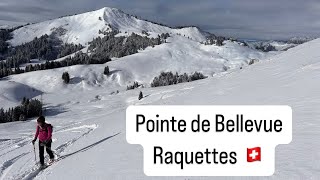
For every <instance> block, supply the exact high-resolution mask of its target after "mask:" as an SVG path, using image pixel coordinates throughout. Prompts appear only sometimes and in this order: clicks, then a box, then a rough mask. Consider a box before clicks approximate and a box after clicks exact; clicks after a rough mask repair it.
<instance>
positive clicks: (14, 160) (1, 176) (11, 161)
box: [0, 152, 30, 180]
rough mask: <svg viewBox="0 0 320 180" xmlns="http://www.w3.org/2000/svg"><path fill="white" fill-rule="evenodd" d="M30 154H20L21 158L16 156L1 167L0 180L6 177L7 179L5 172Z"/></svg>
mask: <svg viewBox="0 0 320 180" xmlns="http://www.w3.org/2000/svg"><path fill="white" fill-rule="evenodd" d="M29 153H30V152H27V153H23V154H20V155H19V156H16V157H14V158H12V159H10V160H7V161H5V162H4V163H3V164H2V166H1V167H0V180H3V179H4V177H5V174H6V173H5V171H6V170H8V169H10V167H11V166H12V165H13V164H14V163H15V162H16V161H18V160H19V159H20V158H22V157H23V156H25V155H27V154H29Z"/></svg>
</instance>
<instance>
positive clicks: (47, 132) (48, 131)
mask: <svg viewBox="0 0 320 180" xmlns="http://www.w3.org/2000/svg"><path fill="white" fill-rule="evenodd" d="M37 138H39V141H41V142H44V141H47V140H51V138H52V126H51V124H45V125H44V127H43V128H41V127H40V126H37V132H36V135H35V136H34V139H37Z"/></svg>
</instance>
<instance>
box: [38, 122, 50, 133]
mask: <svg viewBox="0 0 320 180" xmlns="http://www.w3.org/2000/svg"><path fill="white" fill-rule="evenodd" d="M48 127H51V131H53V126H52V125H51V124H46V127H45V129H41V128H40V127H39V126H38V129H39V132H41V131H46V132H47V133H48Z"/></svg>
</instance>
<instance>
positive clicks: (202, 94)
mask: <svg viewBox="0 0 320 180" xmlns="http://www.w3.org/2000/svg"><path fill="white" fill-rule="evenodd" d="M156 48H160V49H159V51H162V50H161V49H162V48H164V49H165V48H166V47H164V45H162V46H159V47H156ZM198 48H199V49H200V48H210V47H209V46H206V47H202V46H198ZM211 48H213V47H211ZM319 48H320V39H317V40H314V41H311V42H308V43H305V44H303V45H300V46H297V47H295V48H292V49H290V50H288V51H286V52H284V53H282V54H280V55H277V56H275V57H273V58H272V59H271V60H269V61H263V62H260V63H257V64H254V65H252V66H247V67H244V68H243V69H242V70H240V69H238V70H234V71H230V72H229V73H227V74H225V75H224V76H222V77H221V76H215V77H211V78H208V79H205V80H200V81H195V82H191V83H184V84H178V85H175V86H168V87H159V88H144V89H137V90H132V91H124V90H123V89H121V86H116V85H112V83H108V82H109V81H111V82H112V81H113V79H112V78H113V77H110V78H111V79H109V78H106V77H101V76H100V74H101V73H100V72H98V70H99V71H100V70H101V72H102V68H103V67H100V66H97V65H89V66H74V67H68V68H61V69H55V70H48V71H39V72H33V73H25V74H20V75H16V76H12V77H9V79H10V80H11V81H16V82H19V83H21V84H25V85H26V86H29V87H34V88H36V89H39V90H40V91H43V92H45V95H44V96H43V98H44V101H45V103H46V115H47V120H48V121H49V122H50V123H52V124H53V125H54V135H53V138H54V139H53V141H54V143H53V149H54V150H55V151H56V153H57V154H59V157H58V160H57V162H56V163H55V164H53V165H52V166H50V167H49V168H47V169H45V170H44V171H41V172H39V171H37V170H36V169H37V167H36V166H35V163H34V154H33V149H32V145H31V143H30V142H31V140H32V138H33V137H32V136H33V133H34V131H35V121H34V120H33V121H30V122H16V123H8V124H1V125H0V137H1V138H0V157H1V158H0V179H32V178H35V179H144V178H146V176H145V175H144V173H143V152H142V151H143V149H142V148H141V147H140V146H134V145H129V144H128V143H127V142H126V140H125V110H126V107H127V106H128V105H135V104H182V105H187V104H201V105H205V104H213V105H218V104H250V105H253V104H257V105H266V104H267V105H277V104H280V105H284V104H285V105H290V106H292V108H293V113H294V114H293V141H292V143H291V144H289V145H285V146H279V147H278V148H277V152H276V158H277V159H276V173H275V175H274V176H272V177H262V178H261V179H318V178H319V177H320V163H319V161H318V159H320V154H319V153H318V150H317V149H318V148H319V147H320V140H319V137H320V131H319V129H320V122H319V119H320V115H319V113H318V111H319V107H320V86H319V85H318V82H319V81H320V74H319V69H320V62H319V58H320V52H319V50H318V49H319ZM168 49H170V48H169V47H168ZM207 50H208V49H207ZM209 50H210V49H209ZM148 51H149V49H148V50H146V51H144V52H143V53H141V54H137V56H144V55H143V54H144V53H148ZM163 51H167V52H168V54H170V53H169V52H170V51H168V50H163ZM210 51H211V50H210ZM216 51H218V49H217V50H216ZM179 53H180V54H183V52H179ZM179 53H176V54H179ZM150 55H151V54H150ZM209 56H210V55H208V57H209ZM134 57H135V56H133V57H131V58H133V59H134ZM146 57H148V56H146ZM181 57H183V56H181ZM194 57H197V54H196V53H195V54H194ZM201 57H202V56H201ZM127 58H129V57H127ZM149 58H151V57H150V56H149ZM159 58H160V56H159ZM137 59H140V58H137ZM155 59H157V58H155ZM118 61H119V67H117V64H116V61H114V62H112V64H111V65H110V66H111V67H112V68H111V70H115V71H117V70H119V69H118V68H120V65H121V67H123V68H124V69H120V70H119V71H120V72H121V71H124V72H127V70H126V62H128V64H127V67H128V68H129V67H131V68H132V69H136V68H137V66H133V63H130V62H129V61H130V59H127V60H126V61H124V60H123V59H120V60H118ZM143 61H144V60H141V62H140V63H142V62H143ZM161 61H162V62H161V64H163V63H164V62H165V61H163V60H161ZM153 62H154V61H153ZM113 63H114V64H113ZM173 63H174V62H173ZM159 64H160V63H159ZM151 65H152V64H151V63H150V64H140V66H144V68H143V69H146V71H148V72H147V73H151V72H153V70H149V69H153V67H152V66H151ZM157 65H158V64H155V66H157ZM179 65H180V64H178V66H175V65H174V64H170V66H174V67H176V68H177V69H178V67H179ZM192 65H194V66H197V65H198V63H197V62H196V60H194V61H193V63H192V64H188V66H192ZM132 66H133V67H132ZM181 68H182V67H181ZM199 68H204V69H205V66H203V65H201V66H199ZM64 70H68V71H70V72H71V73H70V74H74V75H76V76H80V75H83V77H84V78H86V79H85V81H82V80H80V79H78V78H76V79H74V83H72V84H71V85H68V86H64V85H62V84H60V86H58V87H55V86H57V83H58V80H59V79H60V78H61V77H60V76H61V72H63V71H64ZM141 70H142V68H141ZM132 72H134V73H133V76H134V77H136V76H137V75H135V73H137V72H138V70H132ZM139 72H140V71H139ZM85 74H87V76H84V75H85ZM147 75H148V74H146V76H147ZM40 76H42V77H40ZM119 77H123V76H119ZM138 77H141V79H145V80H147V79H150V78H147V77H143V75H142V74H139V76H138ZM42 78H44V79H42ZM79 82H80V83H79ZM88 82H92V83H93V84H88ZM108 85H109V86H108ZM84 86H87V87H90V88H83V87H84ZM99 86H101V87H99ZM119 88H120V92H119V93H115V91H116V90H118V89H119ZM140 90H142V91H143V93H144V95H145V96H146V97H145V98H144V99H143V100H142V101H138V99H137V98H138V93H139V91H140ZM153 178H154V177H153ZM153 178H151V179H153ZM154 179H157V178H154ZM159 179H162V178H159ZM168 179H170V178H168ZM172 179H185V178H172ZM188 179H193V178H188ZM194 179H199V178H194ZM203 179H206V178H203ZM210 179H214V178H210ZM217 179H218V178H217ZM221 179H224V178H221ZM244 179H248V178H244ZM252 179H253V178H252ZM254 179H256V178H254Z"/></svg>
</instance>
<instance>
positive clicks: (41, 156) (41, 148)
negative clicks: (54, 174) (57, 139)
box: [39, 140, 54, 165]
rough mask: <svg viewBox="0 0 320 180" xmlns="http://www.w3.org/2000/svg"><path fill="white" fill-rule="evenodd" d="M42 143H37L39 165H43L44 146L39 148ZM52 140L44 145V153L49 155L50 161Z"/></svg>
mask: <svg viewBox="0 0 320 180" xmlns="http://www.w3.org/2000/svg"><path fill="white" fill-rule="evenodd" d="M41 144H42V142H41V141H39V157H40V163H41V165H44V146H41ZM51 144H52V140H49V141H48V143H47V144H46V151H47V153H48V154H49V157H50V159H53V158H54V155H53V152H52V151H51Z"/></svg>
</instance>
